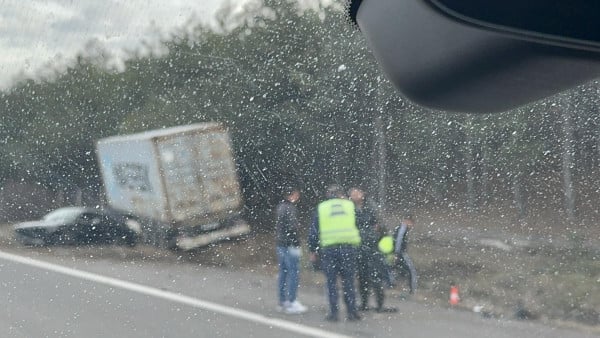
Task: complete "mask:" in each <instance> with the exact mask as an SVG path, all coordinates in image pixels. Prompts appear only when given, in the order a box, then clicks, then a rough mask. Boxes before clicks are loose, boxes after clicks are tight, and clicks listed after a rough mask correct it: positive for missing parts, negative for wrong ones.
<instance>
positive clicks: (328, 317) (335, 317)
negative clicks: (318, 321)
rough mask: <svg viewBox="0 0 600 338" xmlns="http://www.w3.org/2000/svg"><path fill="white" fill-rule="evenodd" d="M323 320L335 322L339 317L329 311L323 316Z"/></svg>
mask: <svg viewBox="0 0 600 338" xmlns="http://www.w3.org/2000/svg"><path fill="white" fill-rule="evenodd" d="M325 320H326V321H328V322H337V321H338V320H339V319H338V316H337V315H334V314H332V313H330V314H328V315H327V316H326V317H325Z"/></svg>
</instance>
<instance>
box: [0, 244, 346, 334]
mask: <svg viewBox="0 0 600 338" xmlns="http://www.w3.org/2000/svg"><path fill="white" fill-rule="evenodd" d="M0 259H5V260H8V261H12V262H15V263H21V264H25V265H29V266H33V267H36V268H40V269H44V270H49V271H53V272H56V273H60V274H63V275H67V276H71V277H76V278H80V279H84V280H87V281H92V282H96V283H100V284H105V285H108V286H111V287H114V288H119V289H124V290H129V291H133V292H137V293H141V294H144V295H148V296H153V297H157V298H161V299H166V300H169V301H172V302H177V303H181V304H185V305H189V306H193V307H197V308H201V309H204V310H208V311H213V312H216V313H220V314H223V315H226V316H230V317H235V318H239V319H244V320H247V321H250V322H254V323H257V324H263V325H266V326H270V327H276V328H279V329H282V330H286V331H290V332H294V333H299V334H302V335H306V336H309V337H323V338H325V337H327V338H329V337H331V338H349V336H345V335H341V334H337V333H334V332H330V331H325V330H321V329H318V328H314V327H310V326H306V325H302V324H298V323H294V322H290V321H287V320H283V319H277V318H271V317H267V316H264V315H261V314H258V313H254V312H250V311H246V310H241V309H236V308H233V307H229V306H225V305H221V304H217V303H213V302H209V301H205V300H202V299H198V298H194V297H189V296H185V295H182V294H179V293H175V292H169V291H164V290H161V289H157V288H154V287H150V286H146V285H142V284H137V283H132V282H127V281H124V280H120V279H116V278H112V277H106V276H102V275H98V274H95V273H91V272H86V271H82V270H77V269H73V268H68V267H65V266H62V265H57V264H52V263H47V262H44V261H39V260H35V259H32V258H29V257H23V256H19V255H14V254H10V253H7V252H3V251H0Z"/></svg>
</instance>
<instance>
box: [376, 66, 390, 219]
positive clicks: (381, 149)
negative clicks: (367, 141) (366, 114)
mask: <svg viewBox="0 0 600 338" xmlns="http://www.w3.org/2000/svg"><path fill="white" fill-rule="evenodd" d="M382 82H383V81H381V78H380V77H377V99H376V100H375V104H376V107H375V109H376V112H377V116H376V117H375V125H374V129H375V142H374V149H373V150H374V152H373V153H374V154H377V155H376V156H377V160H376V161H377V201H378V204H379V211H380V213H381V214H382V215H384V214H385V212H386V210H387V169H386V168H387V149H386V139H385V125H384V121H383V115H384V107H385V102H386V98H385V93H384V90H383V84H382Z"/></svg>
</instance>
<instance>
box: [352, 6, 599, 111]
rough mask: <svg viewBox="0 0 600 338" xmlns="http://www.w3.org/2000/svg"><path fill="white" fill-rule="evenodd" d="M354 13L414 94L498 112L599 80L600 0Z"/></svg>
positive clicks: (389, 68) (422, 100) (435, 104)
mask: <svg viewBox="0 0 600 338" xmlns="http://www.w3.org/2000/svg"><path fill="white" fill-rule="evenodd" d="M350 14H351V17H352V18H353V20H355V22H356V23H357V25H358V26H359V28H360V30H361V31H362V32H363V34H364V35H365V37H366V38H367V40H368V42H369V44H370V47H371V49H372V51H373V53H374V55H375V57H376V58H377V59H378V61H379V63H380V64H381V66H382V68H383V70H384V72H385V73H386V74H387V76H388V77H389V79H390V80H391V81H392V82H393V83H394V84H395V86H396V87H397V88H398V89H399V91H400V92H401V93H402V94H403V95H404V96H406V97H407V98H408V99H410V100H412V101H414V102H416V103H418V104H421V105H423V106H426V107H430V108H434V109H441V110H447V111H458V112H498V111H505V110H508V109H511V108H515V107H518V106H521V105H524V104H527V103H530V102H532V101H536V100H539V99H542V98H544V97H547V96H551V95H553V94H555V93H558V92H560V91H563V90H566V89H568V88H571V87H573V86H576V85H579V84H582V83H585V82H587V81H590V80H592V79H595V78H597V77H599V76H600V43H599V41H600V38H599V35H600V18H599V16H600V2H596V1H583V0H577V1H569V2H566V1H553V2H552V1H550V2H549V1H542V0H533V1H528V2H523V3H522V4H521V3H520V2H517V1H516V0H508V1H507V0H502V1H499V0H494V1H477V0H431V1H429V0H377V1H366V0H352V1H351V4H350Z"/></svg>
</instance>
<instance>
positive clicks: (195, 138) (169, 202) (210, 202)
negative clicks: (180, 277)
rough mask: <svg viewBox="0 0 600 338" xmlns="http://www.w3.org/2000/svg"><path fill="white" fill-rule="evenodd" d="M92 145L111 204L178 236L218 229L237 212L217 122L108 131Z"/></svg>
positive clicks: (234, 180) (235, 184) (223, 133)
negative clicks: (112, 133) (129, 131)
mask: <svg viewBox="0 0 600 338" xmlns="http://www.w3.org/2000/svg"><path fill="white" fill-rule="evenodd" d="M96 146H97V156H98V161H99V164H100V170H101V173H102V178H103V182H104V188H105V193H106V199H107V202H108V204H109V205H110V206H112V207H114V208H116V209H119V210H123V211H126V212H130V213H133V214H136V215H138V216H141V217H145V218H148V219H152V220H155V221H158V222H160V223H161V224H165V225H166V226H167V227H168V228H170V229H171V230H173V229H175V230H177V231H176V232H177V235H178V236H180V237H190V236H197V235H199V234H201V233H203V232H209V231H217V230H221V231H220V232H221V233H222V232H223V229H220V228H222V227H225V226H232V221H231V219H232V218H235V217H236V216H238V214H239V211H240V209H241V206H242V198H241V193H240V186H239V181H238V177H237V172H236V168H235V162H234V159H233V155H232V151H231V145H230V139H229V134H228V132H227V130H226V129H225V128H223V127H222V126H221V125H220V124H218V123H198V124H192V125H186V126H178V127H172V128H166V129H159V130H152V131H146V132H142V133H137V134H131V135H121V136H113V137H108V138H104V139H101V140H99V141H98V142H97V145H96ZM233 223H236V224H238V225H239V220H238V221H236V222H233ZM246 227H247V225H246ZM238 232H240V231H239V229H238V231H234V233H236V234H237V233H238ZM241 232H242V233H244V232H247V231H241ZM225 233H227V231H225ZM226 236H227V235H226ZM213 237H214V236H213ZM184 242H186V241H184ZM197 242H198V243H204V242H205V241H203V240H200V241H197ZM187 243H188V246H189V245H191V244H189V243H190V241H189V238H188V240H187ZM206 244H207V243H206Z"/></svg>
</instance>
